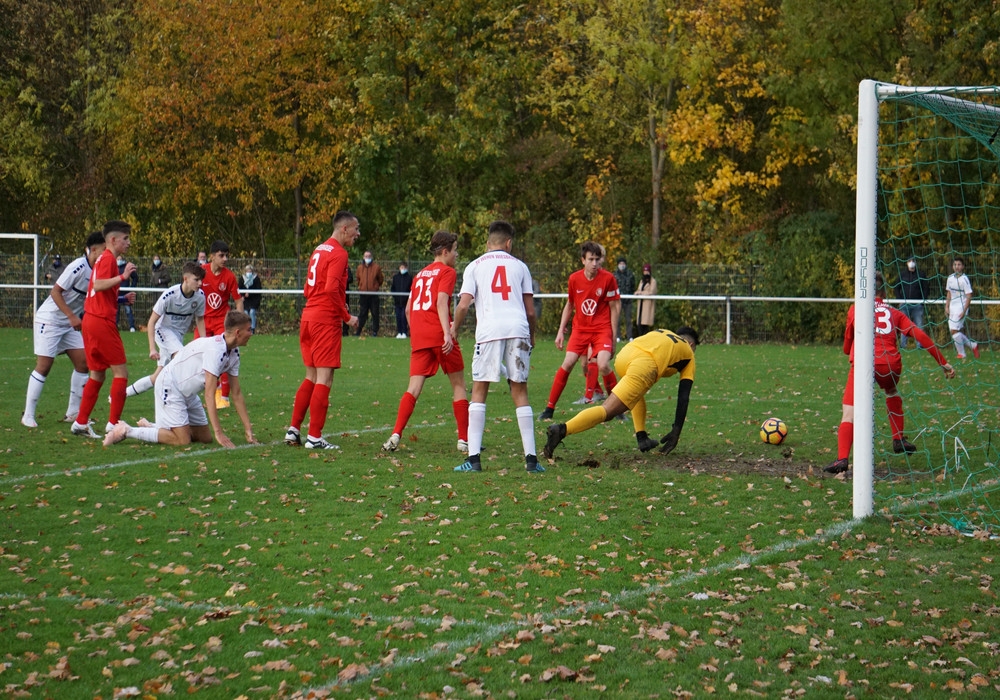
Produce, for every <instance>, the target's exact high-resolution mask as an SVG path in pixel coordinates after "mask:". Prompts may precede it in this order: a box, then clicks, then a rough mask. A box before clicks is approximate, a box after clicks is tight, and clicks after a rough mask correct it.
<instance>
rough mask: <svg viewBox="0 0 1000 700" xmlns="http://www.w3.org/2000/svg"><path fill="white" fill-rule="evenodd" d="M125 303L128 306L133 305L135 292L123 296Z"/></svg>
mask: <svg viewBox="0 0 1000 700" xmlns="http://www.w3.org/2000/svg"><path fill="white" fill-rule="evenodd" d="M125 303H126V304H128V305H129V306H132V304H134V303H135V292H129V293H128V294H126V295H125Z"/></svg>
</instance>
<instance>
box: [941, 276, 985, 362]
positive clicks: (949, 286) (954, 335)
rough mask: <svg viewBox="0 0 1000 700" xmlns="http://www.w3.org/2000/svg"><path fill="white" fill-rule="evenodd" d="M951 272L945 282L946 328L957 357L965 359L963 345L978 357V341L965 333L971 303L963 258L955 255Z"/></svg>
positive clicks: (970, 292)
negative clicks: (953, 342)
mask: <svg viewBox="0 0 1000 700" xmlns="http://www.w3.org/2000/svg"><path fill="white" fill-rule="evenodd" d="M951 269H952V270H953V271H954V272H953V274H951V275H948V281H947V282H946V283H945V300H944V307H945V311H946V312H947V314H948V330H950V331H951V339H952V340H954V341H955V350H956V351H957V352H958V359H960V360H964V359H965V346H966V344H968V346H969V347H970V348H971V349H972V355H973V356H974V357H975V358H976V359H979V343H977V342H976V341H974V340H973V339H972V338H970V337H969V336H967V335H966V334H965V317H966V316H968V315H969V305H970V304H971V303H972V282H970V281H969V276H968V275H967V274H965V260H963V259H962V258H960V257H956V258H955V259H954V260H952V262H951Z"/></svg>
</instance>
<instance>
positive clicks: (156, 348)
mask: <svg viewBox="0 0 1000 700" xmlns="http://www.w3.org/2000/svg"><path fill="white" fill-rule="evenodd" d="M181 275H182V281H181V283H180V284H175V285H174V286H173V287H171V288H170V289H168V290H167V291H165V292H163V294H161V295H160V298H159V299H157V300H156V303H155V304H153V312H152V313H151V314H150V315H149V324H148V325H147V327H146V328H147V332H148V333H149V359H151V360H156V371H155V372H153V373H152V374H150V375H148V376H145V377H142V378H141V379H139V380H137V381H136V382H135V383H134V384H131V385H129V387H128V389H126V390H125V395H126V396H128V397H132V396H135V395H137V394H141V393H143V392H144V391H149V390H150V389H152V388H153V384H155V383H156V378H157V377H159V376H160V372H162V371H163V368H164V367H166V366H167V364H169V363H170V360H171V359H172V358H173V356H174V355H176V354H177V353H179V352H180V351H181V350H182V349H183V347H184V334H185V333H187V332H188V331H189V330H190V329H191V321H192V320H193V321H194V323H195V327H196V328H197V329H198V337H204V336H205V335H206V333H205V293H204V292H203V291H201V281H202V280H203V279H205V270H204V268H202V267H201V266H200V265H199V264H198V263H196V262H194V261H190V262H186V263H184V267H183V270H182V272H181Z"/></svg>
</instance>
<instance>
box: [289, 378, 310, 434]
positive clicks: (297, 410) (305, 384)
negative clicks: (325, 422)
mask: <svg viewBox="0 0 1000 700" xmlns="http://www.w3.org/2000/svg"><path fill="white" fill-rule="evenodd" d="M315 386H316V385H315V384H313V383H312V382H311V381H309V380H308V379H303V380H302V383H301V384H299V390H298V391H296V392H295V402H294V403H293V404H292V427H293V428H295V429H296V430H299V429H301V428H302V421H303V420H305V417H306V411H308V410H309V402H310V401H312V395H313V387H315Z"/></svg>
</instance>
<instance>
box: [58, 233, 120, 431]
mask: <svg viewBox="0 0 1000 700" xmlns="http://www.w3.org/2000/svg"><path fill="white" fill-rule="evenodd" d="M103 232H104V245H105V248H104V252H103V253H101V256H100V257H99V258H98V259H97V262H96V263H94V271H93V272H92V273H91V275H90V285H89V287H88V289H87V300H86V301H85V302H84V303H83V324H82V326H81V328H80V330H81V332H82V334H83V349H84V352H86V354H87V369H88V370H89V376H88V378H87V383H86V384H85V385H84V386H83V398H82V399H81V400H80V412H79V414H77V416H76V421H74V422H73V425H72V426H71V428H70V430H71V432H73V434H75V435H86V436H87V437H92V438H96V437H98V435H97V433H95V432H94V429H93V428H92V427H91V426H90V412H91V411H93V410H94V405H95V404H96V403H97V396H98V394H99V393H100V391H101V387H102V386H103V385H104V377H105V373H106V372H107V370H108V368H109V367H110V368H111V374H112V376H113V379H112V380H111V413H110V415H109V417H108V424H107V426H106V429H105V432H108V431H109V430H111V429H112V428H114V426H115V424H116V423H117V422H118V420H119V419H120V418H121V415H122V410H123V409H124V408H125V389H126V387H127V386H128V365H127V364H126V358H125V346H124V345H122V337H121V335H119V334H118V303H119V301H122V302H124V303H126V304H131V303H132V302H134V301H135V292H129V293H128V294H126V295H125V297H124V298H123V299H120V298H119V296H118V287H119V286H121V283H122V282H124V281H126V280H128V278H129V276H130V275H131V274H132V273H133V272H135V264H134V263H131V262H129V263H125V268H124V269H123V270H122V271H121V272H119V271H118V256H119V255H124V254H125V252H126V251H127V250H128V248H129V245H131V243H132V240H131V236H132V227H131V226H130V225H129V224H127V223H126V222H124V221H109V222H107V223H106V224H104V231H103Z"/></svg>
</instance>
